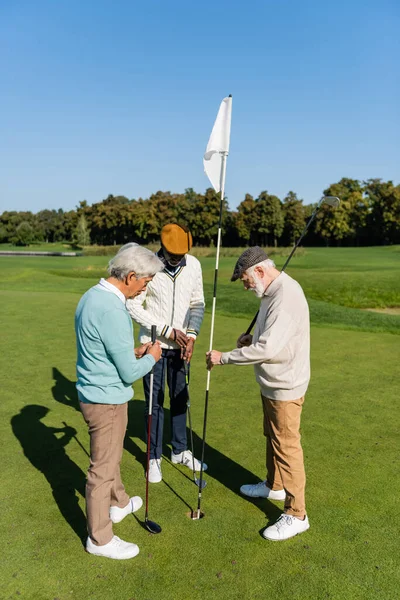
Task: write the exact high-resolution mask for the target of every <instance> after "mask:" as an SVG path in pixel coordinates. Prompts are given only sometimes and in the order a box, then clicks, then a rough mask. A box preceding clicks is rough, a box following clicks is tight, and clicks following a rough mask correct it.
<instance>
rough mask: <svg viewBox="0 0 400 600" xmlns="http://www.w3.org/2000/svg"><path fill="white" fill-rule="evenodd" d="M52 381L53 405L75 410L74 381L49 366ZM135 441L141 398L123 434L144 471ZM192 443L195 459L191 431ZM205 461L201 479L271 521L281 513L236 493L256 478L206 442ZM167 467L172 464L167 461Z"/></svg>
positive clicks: (141, 429)
mask: <svg viewBox="0 0 400 600" xmlns="http://www.w3.org/2000/svg"><path fill="white" fill-rule="evenodd" d="M53 378H54V381H55V384H54V386H53V388H52V393H53V397H54V399H55V400H56V401H57V402H60V403H61V404H65V405H66V406H70V407H71V408H74V409H75V410H80V409H79V400H78V395H77V392H76V388H75V382H73V381H70V380H69V379H68V378H67V377H65V376H64V375H63V374H62V373H61V372H60V371H59V370H58V369H57V368H56V367H53ZM163 438H164V440H169V439H170V438H171V431H170V411H169V409H168V408H167V407H164V436H163ZM135 439H141V440H143V441H144V440H145V439H146V431H145V421H144V400H143V399H141V398H134V399H133V400H130V401H129V403H128V428H127V435H126V436H125V440H124V448H125V450H126V451H127V452H129V453H130V454H131V455H132V456H133V457H134V458H135V459H136V460H137V461H138V463H140V464H141V465H142V467H143V472H144V471H145V469H146V458H147V457H146V451H145V450H143V449H142V448H141V447H140V446H138V444H136V443H135V441H134V440H135ZM187 439H188V441H189V440H190V436H189V432H188V436H187ZM193 444H194V450H195V456H197V457H199V456H200V452H201V444H202V439H201V437H200V436H198V435H197V434H196V432H195V431H193ZM170 456H171V449H170V447H169V446H168V444H166V443H165V442H164V443H163V457H167V458H166V460H168V461H169V457H170ZM204 458H205V462H206V463H207V464H208V469H207V471H206V472H205V473H204V477H205V478H207V477H212V478H213V479H216V480H217V481H219V482H220V483H221V484H222V485H223V486H225V487H226V488H227V489H229V490H230V491H231V492H233V493H235V494H237V495H238V496H239V497H240V498H242V499H244V500H248V501H249V502H251V503H252V504H255V505H256V506H257V507H258V508H259V509H260V510H261V511H262V512H264V513H265V515H266V517H267V518H268V519H269V520H273V521H275V520H276V519H277V518H278V517H279V515H280V514H281V512H282V510H281V509H280V508H278V507H277V506H275V504H272V502H270V501H269V500H268V499H263V498H254V499H251V498H246V497H245V496H242V494H240V491H239V488H240V486H241V485H243V484H244V483H258V482H259V478H258V477H257V476H256V475H254V473H252V472H251V471H249V470H248V469H246V468H245V467H242V465H240V464H239V463H237V462H236V461H234V460H233V459H231V458H229V457H228V456H226V455H225V454H223V453H222V452H220V451H219V450H217V449H216V448H213V447H212V446H210V445H209V444H207V443H206V445H205V451H204ZM169 464H170V465H172V463H171V462H170V461H169ZM172 466H173V467H174V468H176V469H178V470H179V471H180V472H181V473H182V477H187V478H188V479H192V475H191V473H190V471H189V470H187V469H181V468H180V467H177V466H175V465H172ZM163 481H164V484H165V485H167V487H168V488H169V489H170V490H171V491H173V493H174V494H175V495H176V496H178V497H179V498H180V500H181V501H182V503H183V504H185V506H188V504H187V502H186V501H185V500H184V499H183V498H182V497H181V496H180V495H179V494H178V493H177V491H176V490H172V488H171V486H170V485H169V484H168V483H166V481H165V480H163Z"/></svg>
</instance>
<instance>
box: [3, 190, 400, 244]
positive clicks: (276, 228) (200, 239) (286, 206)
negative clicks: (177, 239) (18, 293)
mask: <svg viewBox="0 0 400 600" xmlns="http://www.w3.org/2000/svg"><path fill="white" fill-rule="evenodd" d="M323 194H324V195H328V196H338V197H339V198H340V200H341V203H340V206H339V207H338V208H336V209H333V208H331V207H329V206H325V205H323V206H322V207H321V210H320V211H319V212H318V214H317V218H316V219H315V221H314V222H313V224H312V226H311V227H310V230H309V233H308V235H307V241H306V244H307V245H343V246H345V245H346V246H362V245H368V246H370V245H381V244H399V243H400V185H397V186H396V185H394V183H393V182H392V181H382V180H381V179H368V180H367V181H359V180H356V179H349V178H342V179H341V180H340V181H339V182H337V183H334V184H332V185H330V186H329V187H328V188H327V189H325V190H324V191H323ZM219 204H220V200H219V196H218V194H216V193H215V192H214V190H213V189H212V188H209V189H207V190H206V192H205V193H204V194H198V193H197V192H195V191H194V190H193V189H192V188H188V189H186V190H185V192H184V193H183V194H172V193H171V192H161V191H159V192H157V193H156V194H152V195H151V196H150V197H149V198H146V199H143V198H139V199H138V200H135V199H133V200H129V199H128V198H127V197H125V196H113V195H109V196H108V197H107V198H105V199H104V200H102V201H100V202H96V203H94V204H92V205H88V203H87V202H86V201H85V200H84V201H82V202H80V203H79V206H77V208H76V210H70V211H63V210H62V209H61V208H60V209H58V210H41V211H39V212H37V213H32V212H17V211H5V212H3V213H2V214H1V215H0V243H11V244H15V245H28V244H31V243H34V242H61V241H65V242H70V243H71V244H74V245H76V246H88V245H90V244H98V245H113V244H117V245H121V244H124V243H126V242H128V241H136V242H138V243H142V244H149V243H154V242H157V241H158V239H159V234H160V230H161V228H162V227H163V225H165V224H166V223H170V222H176V223H182V224H185V225H187V226H188V227H189V228H190V230H191V232H192V235H193V239H194V243H195V244H196V245H198V246H210V245H213V244H215V243H216V238H217V227H218V215H219ZM315 206H316V205H315V204H307V205H305V204H304V203H303V200H301V199H300V198H298V197H297V195H296V194H295V193H294V192H292V191H290V192H289V193H288V194H287V195H286V197H285V198H283V199H282V200H281V199H280V198H278V197H277V196H274V195H271V194H269V193H268V192H267V191H262V192H261V193H260V194H259V195H258V197H256V198H254V197H253V196H251V195H250V194H246V195H245V198H244V199H243V200H242V202H241V203H240V204H239V206H238V207H237V209H236V210H234V211H231V210H229V206H228V203H227V200H226V199H224V201H223V213H222V230H223V239H222V241H223V244H224V245H225V246H246V245H256V244H257V245H261V246H290V245H292V244H293V243H294V242H295V240H296V239H297V238H298V237H299V235H300V233H301V231H302V230H303V228H304V226H305V224H306V222H307V219H309V217H310V215H311V213H312V211H313V210H314V208H315Z"/></svg>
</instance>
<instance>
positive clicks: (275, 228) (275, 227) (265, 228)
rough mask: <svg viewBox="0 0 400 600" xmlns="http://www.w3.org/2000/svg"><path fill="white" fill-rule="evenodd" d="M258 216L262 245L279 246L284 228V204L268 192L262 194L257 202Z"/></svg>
mask: <svg viewBox="0 0 400 600" xmlns="http://www.w3.org/2000/svg"><path fill="white" fill-rule="evenodd" d="M256 214H257V217H258V232H259V239H260V241H261V244H262V245H264V246H270V245H272V244H273V245H274V246H277V245H278V239H279V238H280V237H281V235H282V231H283V226H284V217H283V211H282V202H281V201H280V200H279V198H278V197H277V196H272V195H271V194H268V192H267V191H264V192H261V194H260V195H259V196H258V198H257V200H256Z"/></svg>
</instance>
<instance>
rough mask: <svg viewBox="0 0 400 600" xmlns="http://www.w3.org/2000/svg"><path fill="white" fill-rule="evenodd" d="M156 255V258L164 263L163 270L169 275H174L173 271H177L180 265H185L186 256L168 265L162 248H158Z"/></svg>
mask: <svg viewBox="0 0 400 600" xmlns="http://www.w3.org/2000/svg"><path fill="white" fill-rule="evenodd" d="M157 256H158V258H159V259H160V260H161V261H162V262H163V263H164V271H167V272H168V273H169V274H170V275H172V276H174V275H175V273H176V272H177V270H178V269H179V268H180V267H185V266H186V256H184V257H183V258H182V260H181V262H180V263H179V264H177V265H170V264H169V262H167V260H166V258H165V256H164V253H163V251H162V248H160V249H159V251H158V252H157Z"/></svg>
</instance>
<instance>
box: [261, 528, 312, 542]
mask: <svg viewBox="0 0 400 600" xmlns="http://www.w3.org/2000/svg"><path fill="white" fill-rule="evenodd" d="M309 529H310V526H308V527H307V529H303V531H298V532H297V533H295V534H294V535H291V536H290V537H288V538H284V539H280V540H277V539H275V538H269V537H265V536H264V535H263V538H264V540H268V541H269V542H286V540H291V539H292V538H294V537H296V535H300V534H301V533H305V532H306V531H308V530H309Z"/></svg>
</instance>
